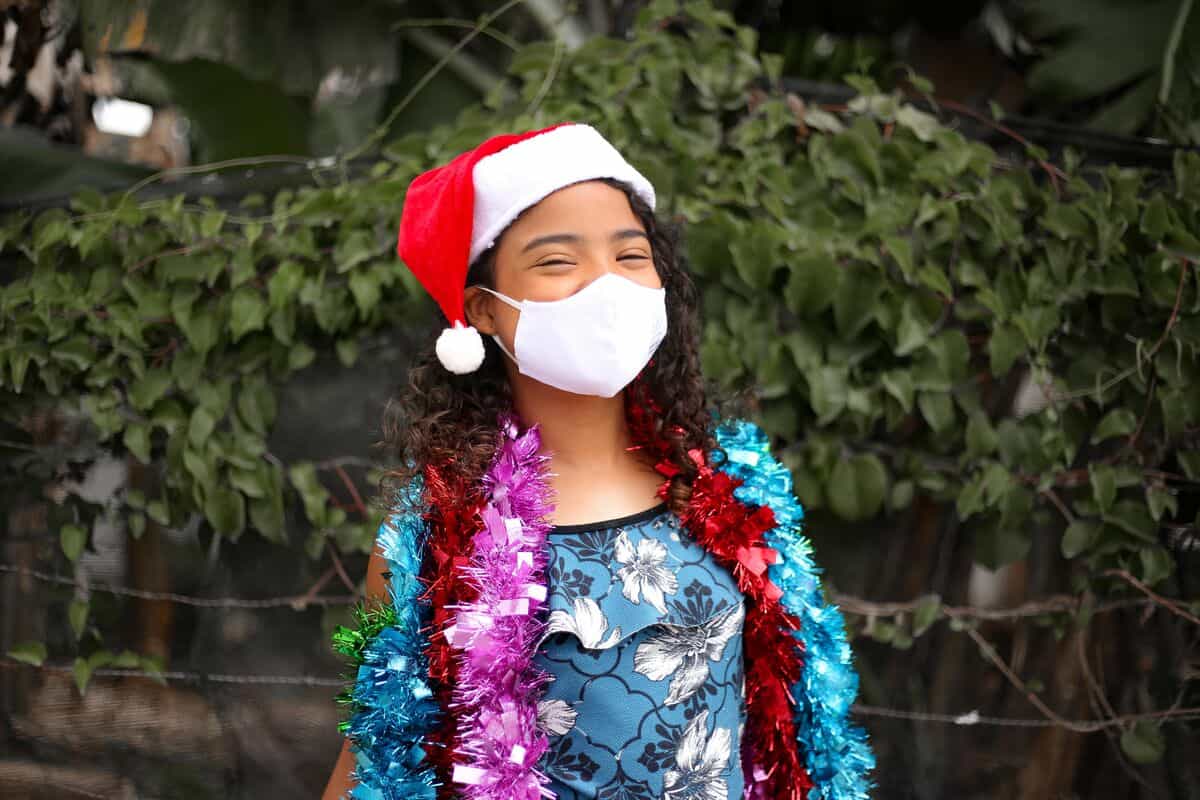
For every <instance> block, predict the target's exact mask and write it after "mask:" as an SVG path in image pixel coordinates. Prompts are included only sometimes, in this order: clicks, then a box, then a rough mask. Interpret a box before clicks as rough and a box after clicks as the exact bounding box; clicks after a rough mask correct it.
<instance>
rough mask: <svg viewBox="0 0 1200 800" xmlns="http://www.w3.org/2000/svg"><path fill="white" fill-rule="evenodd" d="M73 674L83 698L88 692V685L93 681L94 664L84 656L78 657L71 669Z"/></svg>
mask: <svg viewBox="0 0 1200 800" xmlns="http://www.w3.org/2000/svg"><path fill="white" fill-rule="evenodd" d="M71 674H72V675H73V676H74V678H75V686H76V687H77V688H78V689H79V695H80V696H81V697H82V696H83V694H84V693H85V692H86V691H87V687H88V683H89V682H90V681H91V679H92V663H91V661H89V660H88V659H86V658H84V657H83V656H77V657H76V658H75V663H74V665H72V667H71Z"/></svg>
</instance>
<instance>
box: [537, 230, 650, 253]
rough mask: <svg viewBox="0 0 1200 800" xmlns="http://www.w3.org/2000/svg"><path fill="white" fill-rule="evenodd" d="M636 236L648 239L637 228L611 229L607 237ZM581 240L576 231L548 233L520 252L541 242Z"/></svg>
mask: <svg viewBox="0 0 1200 800" xmlns="http://www.w3.org/2000/svg"><path fill="white" fill-rule="evenodd" d="M637 236H642V237H644V238H645V239H646V240H647V241H649V239H650V237H649V236H646V232H645V231H641V230H638V229H637V228H624V229H622V230H619V231H613V233H612V235H610V236H609V237H608V238H609V239H610V240H612V241H617V240H618V239H632V238H634V237H637ZM582 240H583V237H582V236H580V235H579V234H577V233H549V234H546V235H545V236H539V237H537V238H536V239H530V240H529V242H528V244H526V245H525V246H524V247H522V248H521V252H522V253H524V252H527V251H529V250H532V249H533V248H535V247H539V246H541V245H543V244H555V243H556V242H566V243H569V244H577V243H578V242H580V241H582Z"/></svg>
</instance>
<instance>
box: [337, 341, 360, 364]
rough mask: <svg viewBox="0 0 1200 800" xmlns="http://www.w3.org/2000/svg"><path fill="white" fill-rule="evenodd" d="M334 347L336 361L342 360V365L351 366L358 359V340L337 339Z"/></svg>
mask: <svg viewBox="0 0 1200 800" xmlns="http://www.w3.org/2000/svg"><path fill="white" fill-rule="evenodd" d="M334 347H335V349H336V350H337V357H338V361H340V362H342V366H343V367H353V366H354V362H356V361H357V360H358V340H357V339H338V340H337V343H336V344H335V345H334Z"/></svg>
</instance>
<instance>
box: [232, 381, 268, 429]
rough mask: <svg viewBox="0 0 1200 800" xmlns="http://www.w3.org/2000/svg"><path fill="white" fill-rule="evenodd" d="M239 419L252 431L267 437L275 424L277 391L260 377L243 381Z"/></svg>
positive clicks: (239, 393) (239, 397)
mask: <svg viewBox="0 0 1200 800" xmlns="http://www.w3.org/2000/svg"><path fill="white" fill-rule="evenodd" d="M237 409H238V417H239V418H240V419H241V420H242V422H244V423H245V424H246V427H248V428H249V429H250V430H252V431H254V432H255V433H257V434H258V435H260V436H266V435H267V433H268V431H270V429H271V426H272V425H273V424H274V423H275V413H276V405H275V390H274V388H273V387H272V386H271V384H269V383H267V381H266V380H265V379H263V378H262V377H259V376H255V377H249V378H246V379H244V380H243V381H242V385H241V387H240V389H239V391H238V397H237Z"/></svg>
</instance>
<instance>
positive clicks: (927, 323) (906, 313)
mask: <svg viewBox="0 0 1200 800" xmlns="http://www.w3.org/2000/svg"><path fill="white" fill-rule="evenodd" d="M933 322H934V321H933V320H932V319H929V318H927V317H926V315H925V314H924V313H922V311H921V307H920V305H919V304H918V302H917V300H916V298H914V297H909V298H906V299H905V301H904V303H903V304H902V305H901V306H900V322H899V324H898V325H897V326H896V355H898V356H906V355H909V354H910V353H912V352H914V351H915V350H916V349H917V348H919V347H921V345H923V344H925V343H926V342H927V341H929V336H930V334H932V333H933Z"/></svg>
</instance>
